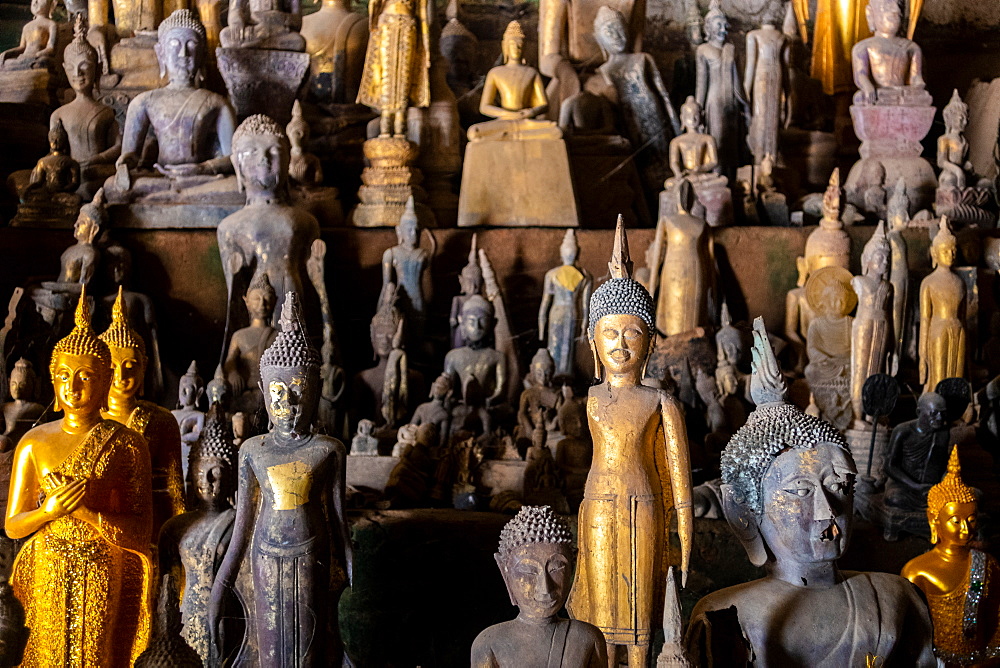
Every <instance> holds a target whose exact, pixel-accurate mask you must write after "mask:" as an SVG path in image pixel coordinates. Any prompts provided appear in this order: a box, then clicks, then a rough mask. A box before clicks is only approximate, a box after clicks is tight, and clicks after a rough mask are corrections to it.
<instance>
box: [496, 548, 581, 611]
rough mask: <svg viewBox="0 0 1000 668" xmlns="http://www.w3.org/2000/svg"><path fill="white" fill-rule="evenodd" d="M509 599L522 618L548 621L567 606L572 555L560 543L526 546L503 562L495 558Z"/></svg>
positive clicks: (498, 556) (568, 549) (500, 558)
mask: <svg viewBox="0 0 1000 668" xmlns="http://www.w3.org/2000/svg"><path fill="white" fill-rule="evenodd" d="M495 556H496V560H497V564H498V565H499V566H500V572H501V573H503V579H504V582H505V583H506V584H507V591H508V592H509V593H510V597H511V600H512V601H513V602H514V604H515V605H517V607H518V608H520V610H521V615H520V616H521V617H523V618H525V619H528V620H538V621H542V620H545V619H551V618H552V617H554V616H555V615H556V614H557V613H558V612H559V610H560V609H561V608H562V607H563V604H565V603H566V597H567V596H568V595H569V583H570V578H571V576H572V570H573V569H572V553H571V552H570V548H569V546H567V545H564V544H561V543H529V544H528V545H522V546H520V547H518V548H517V549H516V550H514V551H513V552H512V553H511V554H509V555H507V558H506V559H503V558H502V557H501V556H500V555H499V554H497V555H495Z"/></svg>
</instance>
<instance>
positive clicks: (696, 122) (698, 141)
mask: <svg viewBox="0 0 1000 668" xmlns="http://www.w3.org/2000/svg"><path fill="white" fill-rule="evenodd" d="M702 120H703V119H702V110H701V105H700V104H698V102H697V101H696V100H695V99H694V97H693V96H691V95H688V98H687V100H685V101H684V104H682V105H681V126H682V127H683V128H684V133H683V134H681V135H678V136H677V137H674V138H673V139H671V140H670V170H671V171H672V172H673V173H674V178H680V177H681V176H684V177H687V178H688V179H691V180H701V179H706V178H708V179H710V180H714V179H718V178H719V176H718V175H717V174H716V172H717V171H718V169H719V151H718V147H717V146H716V144H715V137H713V136H712V135H710V134H707V133H705V132H702Z"/></svg>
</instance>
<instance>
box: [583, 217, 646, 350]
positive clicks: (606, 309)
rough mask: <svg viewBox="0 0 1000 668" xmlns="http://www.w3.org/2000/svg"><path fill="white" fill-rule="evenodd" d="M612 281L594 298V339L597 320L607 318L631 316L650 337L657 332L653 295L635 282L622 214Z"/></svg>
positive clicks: (591, 306) (619, 222) (609, 267)
mask: <svg viewBox="0 0 1000 668" xmlns="http://www.w3.org/2000/svg"><path fill="white" fill-rule="evenodd" d="M608 269H609V270H610V271H611V278H609V279H608V280H607V281H605V282H604V284H603V285H601V286H600V287H599V288H597V289H596V290H594V294H592V295H591V296H590V328H589V330H588V331H589V333H590V338H591V339H593V338H594V331H595V327H597V321H598V320H600V319H601V318H603V317H604V316H606V315H616V314H622V313H624V314H628V315H634V316H636V317H637V318H640V319H641V320H642V321H643V322H644V323H646V327H648V328H649V332H650V334H652V333H653V332H655V331H656V308H655V307H654V306H653V298H652V297H650V296H649V292H648V291H647V290H646V288H644V287H643V286H642V283H639V282H638V281H636V280H633V279H632V260H631V258H630V257H629V253H628V237H627V236H626V235H625V221H624V220H623V219H622V217H621V214H619V215H618V226H617V228H616V229H615V245H614V250H613V251H612V253H611V261H610V262H608Z"/></svg>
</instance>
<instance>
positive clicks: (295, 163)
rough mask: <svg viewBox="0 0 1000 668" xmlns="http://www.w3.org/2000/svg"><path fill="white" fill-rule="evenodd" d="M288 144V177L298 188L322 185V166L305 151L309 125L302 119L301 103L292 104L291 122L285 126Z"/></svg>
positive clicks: (314, 157) (317, 159)
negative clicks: (289, 147)
mask: <svg viewBox="0 0 1000 668" xmlns="http://www.w3.org/2000/svg"><path fill="white" fill-rule="evenodd" d="M285 133H286V134H287V135H288V143H289V144H290V146H291V149H290V153H289V155H290V159H289V162H288V177H289V178H290V179H291V180H292V183H294V184H295V185H299V186H318V185H321V184H322V183H323V166H322V165H321V164H320V162H319V158H317V157H316V156H315V155H313V154H312V153H309V152H308V151H307V150H306V147H307V146H308V144H309V124H308V123H306V121H305V119H304V118H302V103H300V102H299V101H298V100H295V102H294V103H293V104H292V120H290V121H289V122H288V125H286V126H285Z"/></svg>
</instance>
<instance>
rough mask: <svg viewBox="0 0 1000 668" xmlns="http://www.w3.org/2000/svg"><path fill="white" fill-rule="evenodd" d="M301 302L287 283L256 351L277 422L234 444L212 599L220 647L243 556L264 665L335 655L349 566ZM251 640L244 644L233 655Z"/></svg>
mask: <svg viewBox="0 0 1000 668" xmlns="http://www.w3.org/2000/svg"><path fill="white" fill-rule="evenodd" d="M299 308H300V306H299V300H298V295H296V294H295V293H294V292H289V293H288V294H287V295H286V296H285V301H284V305H283V306H282V310H281V332H280V333H279V334H278V337H277V338H276V339H275V340H274V343H273V344H271V346H270V347H269V348H268V349H267V350H266V351H265V352H264V356H263V357H262V358H261V360H260V375H261V387H262V389H263V392H264V395H265V396H266V397H267V401H266V402H265V405H266V407H267V414H268V417H270V419H271V423H272V424H273V425H274V426H273V429H272V430H271V432H270V433H267V434H263V435H260V436H254V437H253V438H250V439H248V440H247V441H246V442H245V443H243V445H242V447H241V448H240V453H239V467H238V471H239V473H238V476H239V477H238V487H237V494H236V500H237V505H236V520H235V525H234V526H233V533H232V535H233V538H232V541H231V542H230V543H229V549H228V550H227V551H226V556H225V559H223V561H222V565H221V566H220V567H219V571H218V573H217V574H216V577H215V582H214V584H213V586H212V597H211V604H210V606H209V628H210V629H211V630H212V632H213V635H214V639H215V644H216V647H219V646H221V642H220V640H221V638H220V636H219V628H220V627H219V623H220V621H221V620H222V619H223V618H225V617H228V616H229V614H228V610H229V606H228V605H227V601H229V594H230V593H231V591H230V590H232V588H233V586H234V585H235V583H236V580H237V576H238V572H239V569H240V566H241V564H244V563H245V564H246V565H247V566H248V567H249V569H250V575H251V577H252V579H253V583H254V586H253V594H252V596H251V597H250V598H249V599H247V600H246V602H245V605H246V608H245V611H246V616H247V618H248V624H249V625H252V626H251V628H253V629H254V633H255V635H256V638H255V640H254V641H252V645H253V646H254V647H255V649H256V654H257V661H258V662H259V664H260V665H262V666H276V665H294V666H313V665H339V664H340V662H341V656H342V654H343V646H342V644H341V641H340V634H339V632H338V627H337V622H336V619H337V616H336V611H337V600H338V599H339V597H340V592H341V590H342V589H343V587H344V586H346V585H348V584H349V582H350V580H351V572H352V565H351V552H352V550H351V538H350V534H349V533H348V528H347V521H346V519H345V518H344V503H345V502H344V495H345V492H346V490H345V488H344V487H345V485H344V470H345V469H344V466H345V456H346V452H345V449H344V445H343V444H342V443H341V442H340V441H338V440H337V439H335V438H331V437H329V436H324V435H321V434H316V433H314V432H313V431H312V420H313V416H314V413H315V410H316V401H317V399H318V397H319V367H320V357H319V353H318V352H316V350H315V349H314V348H313V347H312V346H311V345H309V341H308V339H307V338H306V331H305V324H304V322H303V319H302V316H301V315H300V313H299ZM257 495H260V497H259V498H260V501H259V502H257V501H256V499H257ZM254 647H247V646H244V648H243V652H242V653H241V656H240V657H237V663H239V661H240V660H247V659H248V656H247V655H248V654H249V653H251V651H252V649H253V648H254Z"/></svg>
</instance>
